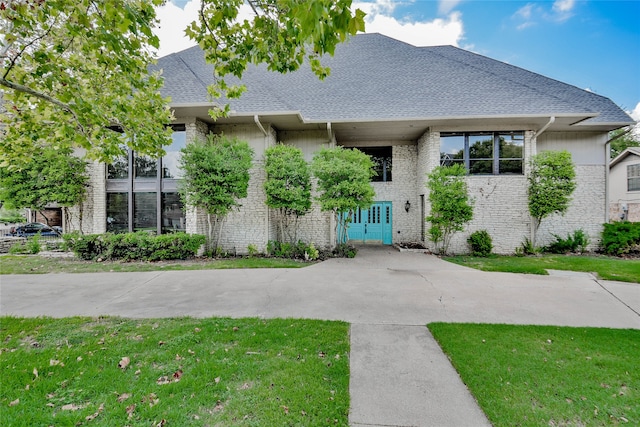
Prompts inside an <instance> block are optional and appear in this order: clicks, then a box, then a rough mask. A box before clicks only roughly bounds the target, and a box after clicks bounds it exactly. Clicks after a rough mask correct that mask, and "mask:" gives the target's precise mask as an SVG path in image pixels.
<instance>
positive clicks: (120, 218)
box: [106, 125, 186, 234]
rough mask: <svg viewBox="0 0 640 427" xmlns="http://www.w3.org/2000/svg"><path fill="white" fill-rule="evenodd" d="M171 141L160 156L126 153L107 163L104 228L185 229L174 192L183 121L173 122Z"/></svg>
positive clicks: (183, 139)
mask: <svg viewBox="0 0 640 427" xmlns="http://www.w3.org/2000/svg"><path fill="white" fill-rule="evenodd" d="M172 128H173V142H172V144H171V145H169V146H168V147H165V152H166V155H165V156H163V157H162V158H161V159H153V158H150V157H147V156H139V155H137V154H136V153H135V152H132V151H126V154H125V155H123V156H121V157H119V158H117V159H115V161H114V162H112V163H111V164H109V165H107V197H106V202H107V231H110V232H114V233H124V232H128V231H141V230H145V231H150V232H155V233H157V234H160V233H171V232H176V231H184V230H185V213H184V206H183V204H182V202H181V200H180V197H179V195H178V192H177V190H178V181H179V178H181V177H182V172H181V170H180V150H181V149H182V148H183V147H184V146H185V144H186V129H185V126H184V125H174V126H172Z"/></svg>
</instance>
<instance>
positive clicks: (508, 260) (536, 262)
mask: <svg viewBox="0 0 640 427" xmlns="http://www.w3.org/2000/svg"><path fill="white" fill-rule="evenodd" d="M443 259H444V260H446V261H450V262H453V263H456V264H460V265H464V266H466V267H471V268H475V269H478V270H484V271H503V272H508V273H530V274H547V272H546V269H551V270H570V271H586V272H589V273H596V274H597V276H598V277H599V278H601V279H604V280H618V281H621V282H635V283H640V260H630V259H621V258H613V257H606V256H586V255H546V254H545V255H537V256H526V257H517V256H503V255H492V256H490V257H486V258H483V257H471V256H453V257H444V258H443Z"/></svg>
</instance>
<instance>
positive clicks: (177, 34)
mask: <svg viewBox="0 0 640 427" xmlns="http://www.w3.org/2000/svg"><path fill="white" fill-rule="evenodd" d="M174 1H175V0H174ZM459 2H460V1H459V0H455V1H454V0H452V1H448V0H443V1H442V2H441V6H442V5H443V4H444V3H447V5H448V6H451V7H455V6H456V5H457V4H458V3H459ZM179 4H180V6H181V7H178V6H176V5H175V4H174V3H173V2H171V1H168V2H167V3H166V4H165V5H163V6H162V7H160V8H158V9H157V12H156V13H157V16H158V19H159V20H160V24H159V28H157V29H156V31H155V33H156V35H157V36H158V37H159V38H160V49H159V51H158V56H165V55H169V54H170V53H173V52H178V51H180V50H184V49H187V48H189V47H191V46H194V45H195V42H193V41H192V40H190V39H189V38H188V37H187V36H185V34H184V29H185V28H186V27H187V26H188V25H189V24H190V23H191V22H193V21H195V20H196V19H197V18H198V8H199V5H200V2H199V0H188V1H180V2H179ZM398 5H399V2H397V1H391V0H375V1H373V2H354V4H353V8H354V9H355V8H360V9H362V10H363V11H364V12H366V13H367V16H366V17H365V21H366V29H367V32H368V33H381V34H384V35H387V36H389V37H393V38H394V39H398V40H401V41H404V42H406V43H410V44H412V45H415V46H436V45H453V46H458V45H459V43H460V41H461V40H462V39H463V36H464V25H463V22H462V15H461V14H460V12H452V13H449V14H448V15H447V16H445V17H441V18H436V19H433V20H424V21H416V20H410V19H399V18H396V17H394V16H393V13H394V11H395V8H396V6H398ZM252 17H253V12H252V11H251V8H250V7H249V6H248V5H247V4H244V5H243V6H242V7H241V9H240V14H239V19H241V20H243V19H251V18H252Z"/></svg>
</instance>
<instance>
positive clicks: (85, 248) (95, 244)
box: [64, 231, 205, 261]
mask: <svg viewBox="0 0 640 427" xmlns="http://www.w3.org/2000/svg"><path fill="white" fill-rule="evenodd" d="M64 239H65V243H66V246H67V248H68V249H70V250H72V251H73V252H74V253H75V254H76V255H77V256H78V257H79V258H81V259H84V260H96V259H102V260H123V261H134V260H139V261H161V260H171V259H186V258H189V257H192V256H195V254H196V253H197V252H198V249H199V248H200V246H202V245H203V244H204V242H205V237H204V236H203V235H200V234H186V233H173V234H163V235H160V236H155V235H152V234H149V233H146V232H143V231H140V232H137V233H124V234H111V233H106V234H89V235H81V234H79V233H77V232H76V233H69V234H66V235H65V236H64Z"/></svg>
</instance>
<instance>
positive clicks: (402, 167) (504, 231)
mask: <svg viewBox="0 0 640 427" xmlns="http://www.w3.org/2000/svg"><path fill="white" fill-rule="evenodd" d="M324 64H325V65H327V66H329V67H330V68H331V75H330V76H329V77H327V78H326V79H325V80H323V81H320V80H318V78H317V77H316V76H315V75H313V73H312V72H311V71H310V70H308V69H303V70H300V71H297V72H294V73H290V74H284V75H283V74H278V73H273V72H268V71H267V70H266V66H258V67H251V68H249V69H248V70H247V71H246V72H245V74H244V77H243V79H242V82H243V83H244V84H245V85H246V86H247V88H248V90H247V92H246V93H245V94H243V95H242V97H241V98H240V99H237V100H231V102H230V106H231V114H230V115H229V117H227V118H221V119H218V120H217V121H214V120H212V119H211V118H210V117H209V115H208V113H207V112H208V110H209V109H211V108H212V107H214V106H215V105H216V104H215V103H213V102H212V101H211V100H210V99H209V97H208V94H207V85H209V84H210V83H213V67H212V66H211V65H207V64H206V63H205V62H204V59H203V54H202V51H201V50H200V48H199V47H193V48H190V49H187V50H184V51H182V52H178V53H175V54H171V55H169V56H166V57H164V58H161V59H160V60H159V61H158V64H157V68H158V69H161V70H162V72H163V76H164V79H165V86H164V90H163V94H164V95H165V96H170V97H171V100H172V101H171V108H172V109H173V110H174V116H175V117H176V119H175V122H174V143H173V145H171V146H170V147H168V149H167V155H166V156H165V157H163V158H162V159H160V160H159V161H156V160H155V159H153V160H151V159H145V158H142V157H138V156H136V154H135V153H130V155H129V156H128V157H127V158H123V159H121V160H120V161H118V162H116V163H114V164H113V165H110V166H109V167H106V166H105V165H104V164H93V165H92V186H91V188H90V195H89V199H88V201H87V203H86V204H85V206H84V218H85V220H84V226H85V231H87V232H104V231H107V230H114V231H118V230H137V229H152V230H160V231H162V232H166V231H171V230H186V231H187V232H194V233H195V232H198V233H204V232H205V230H206V221H205V220H204V216H203V215H202V213H201V212H197V211H196V210H194V209H186V213H184V212H185V209H184V207H183V206H182V204H181V202H180V200H179V197H178V195H177V192H176V191H177V190H176V189H177V185H178V182H179V178H180V170H179V168H178V167H177V162H176V159H177V157H178V156H179V150H180V148H181V147H183V146H184V145H185V144H187V143H189V142H190V141H193V140H194V139H195V138H197V137H203V136H204V135H205V134H207V133H208V132H214V133H221V132H224V133H225V134H227V135H233V136H237V137H239V138H241V139H244V140H247V141H248V142H249V144H250V145H251V147H252V148H253V149H254V151H255V158H254V167H253V169H252V171H251V174H252V176H251V181H250V184H249V185H250V187H249V196H248V197H247V198H246V199H245V200H242V207H241V208H240V209H239V210H238V211H237V212H233V213H232V214H230V215H229V217H228V220H227V221H226V228H225V232H224V234H223V236H222V244H223V246H224V248H225V249H227V250H236V251H237V252H246V251H247V246H248V245H250V244H252V245H255V246H256V247H257V248H258V249H260V250H264V248H265V247H266V245H267V242H268V241H269V240H271V239H274V238H275V222H274V221H273V219H272V216H271V215H270V213H269V210H268V209H267V206H266V205H265V203H264V202H265V194H264V191H263V182H264V179H265V172H264V169H263V161H264V156H263V154H264V150H265V149H266V148H267V147H269V146H271V145H273V144H276V143H278V142H282V143H284V144H291V145H295V146H297V147H299V148H301V149H302V151H303V153H304V155H305V158H306V159H307V160H309V161H310V160H311V159H312V157H313V154H314V153H315V152H316V151H317V150H318V149H320V148H321V147H330V146H335V145H341V146H344V147H357V148H358V149H360V150H362V151H364V152H365V153H368V154H370V155H372V156H375V157H376V159H377V164H378V165H379V167H380V172H382V171H386V173H380V174H379V175H378V177H377V178H376V180H375V182H373V183H372V185H373V187H374V189H375V191H376V198H375V200H376V203H375V204H374V206H373V207H372V208H371V210H370V211H369V212H365V214H364V215H358V216H357V217H358V221H357V222H356V223H355V224H352V225H351V227H352V228H351V236H355V235H358V236H359V237H358V239H359V240H360V241H366V242H379V243H383V244H391V243H393V242H418V241H424V240H425V229H426V227H427V225H426V224H425V221H424V218H425V217H426V216H427V215H428V213H429V203H428V190H427V188H426V187H425V181H426V175H427V173H428V172H429V171H431V170H432V169H433V168H434V167H436V166H438V165H439V164H441V161H442V162H444V163H446V164H449V163H451V162H460V163H462V164H464V165H465V166H466V167H467V169H468V170H469V176H468V178H467V183H468V186H469V191H470V194H471V197H472V198H473V200H474V219H473V221H472V222H471V223H470V224H468V226H467V228H466V230H465V232H462V233H458V234H457V235H456V236H455V237H454V239H453V241H452V244H451V250H452V251H454V252H466V251H467V250H468V249H467V244H466V238H467V236H468V235H469V233H471V232H473V231H475V230H479V229H486V230H487V231H488V232H489V233H490V234H491V237H492V238H493V242H494V246H495V251H496V252H499V253H511V252H513V251H514V250H515V248H516V247H518V246H520V244H521V243H522V242H523V240H524V239H525V238H530V237H531V217H530V216H529V213H528V205H527V185H528V183H527V174H528V172H529V160H530V158H531V156H532V155H533V154H535V153H537V152H540V151H542V150H564V149H566V150H568V151H570V152H571V153H572V154H573V160H574V162H575V164H576V171H577V180H578V187H577V190H576V192H575V194H574V197H573V202H572V204H571V207H570V208H569V211H568V212H567V214H566V215H564V216H554V217H551V218H547V219H545V220H544V221H543V223H542V226H541V228H540V230H539V234H538V242H540V243H541V244H544V243H546V242H549V241H550V239H551V238H552V236H551V233H556V234H566V233H569V232H572V231H574V230H576V229H578V228H582V229H583V230H584V231H585V232H587V233H588V234H589V235H590V237H591V242H593V244H597V243H598V241H599V235H600V232H601V229H602V224H603V223H604V222H605V221H607V200H606V198H605V176H606V166H607V163H606V159H607V154H606V152H605V149H606V148H605V145H606V142H607V135H608V132H609V131H611V130H613V129H617V128H620V127H622V126H626V125H629V124H632V123H633V120H632V119H631V118H630V117H629V116H628V115H627V114H626V113H625V112H624V111H622V110H621V109H620V108H618V107H617V106H616V105H615V104H614V103H613V102H611V101H610V100H609V99H607V98H605V97H603V96H600V95H597V94H594V93H591V92H588V91H585V90H582V89H579V88H577V87H574V86H571V85H568V84H565V83H562V82H559V81H556V80H553V79H549V78H547V77H544V76H541V75H539V74H535V73H532V72H529V71H526V70H524V69H521V68H518V67H514V66H512V65H509V64H505V63H503V62H499V61H496V60H493V59H490V58H487V57H484V56H481V55H477V54H475V53H471V52H468V51H465V50H462V49H458V48H455V47H452V46H437V47H415V46H411V45H408V44H406V43H403V42H400V41H397V40H394V39H391V38H389V37H385V36H382V35H379V34H363V35H358V36H355V37H353V38H351V39H350V40H349V41H348V42H346V43H344V44H341V45H339V46H338V48H337V49H336V53H335V56H334V57H331V58H326V59H325V60H324ZM225 102H226V100H220V101H219V103H225ZM332 221H333V220H332V218H331V216H330V215H329V214H328V213H325V212H320V210H319V208H318V207H317V206H315V207H314V208H313V211H312V212H311V213H309V214H308V215H306V216H305V217H304V218H303V219H302V220H301V222H300V231H299V233H298V236H299V238H300V239H302V240H304V241H307V242H311V241H312V242H315V244H316V245H318V246H330V245H332V244H333V242H334V238H335V236H334V224H333V223H332ZM365 230H366V233H365ZM425 243H427V244H428V242H425Z"/></svg>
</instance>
